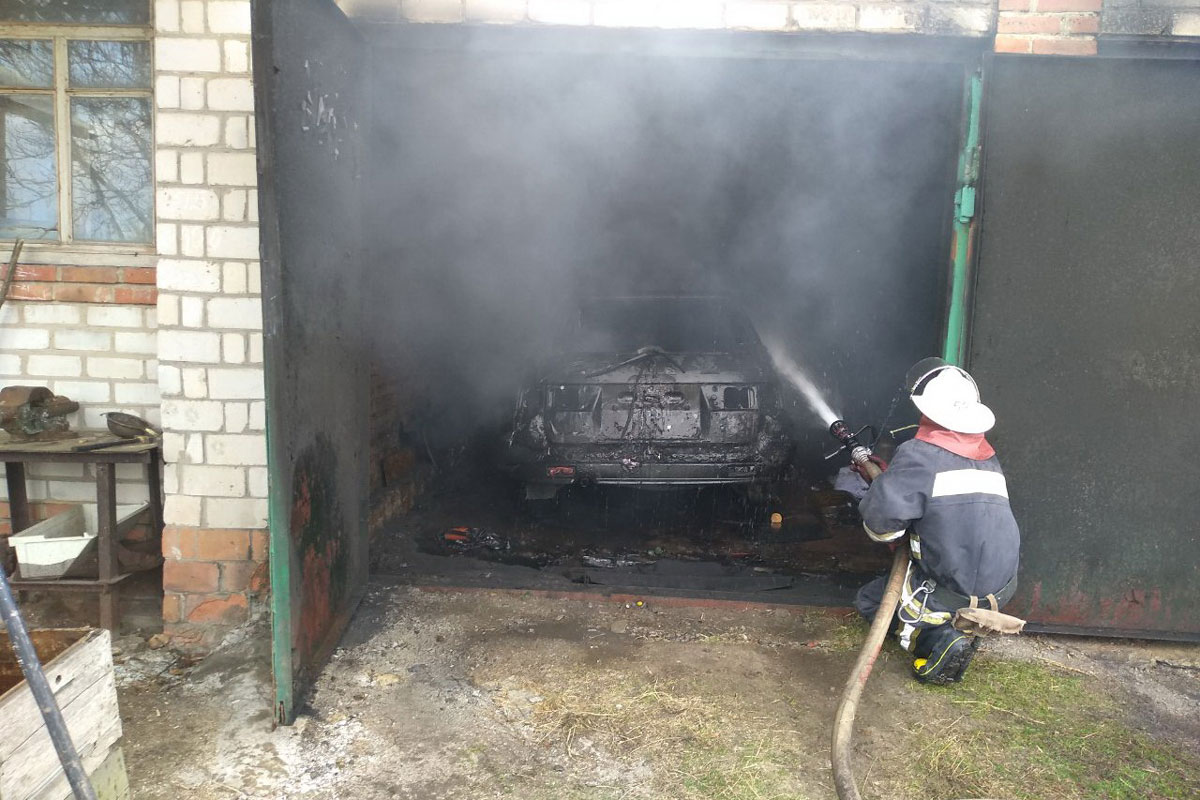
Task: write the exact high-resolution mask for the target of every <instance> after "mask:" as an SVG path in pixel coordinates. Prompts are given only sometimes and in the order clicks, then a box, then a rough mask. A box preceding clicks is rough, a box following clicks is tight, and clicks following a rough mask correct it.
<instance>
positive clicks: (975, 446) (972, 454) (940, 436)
mask: <svg viewBox="0 0 1200 800" xmlns="http://www.w3.org/2000/svg"><path fill="white" fill-rule="evenodd" d="M915 438H917V439H920V440H921V441H922V442H929V443H930V444H932V445H936V446H938V447H940V448H942V449H943V450H949V451H950V452H951V453H954V455H956V456H962V457H963V458H969V459H972V460H973V461H987V460H988V459H989V458H991V457H992V456H994V455H996V451H995V450H994V449H993V448H992V446H991V445H990V444H988V440H987V439H985V438H984V437H983V434H982V433H957V432H955V431H951V430H947V429H946V428H943V427H942V426H941V425H938V424H937V423H936V422H934V421H933V420H931V419H929V418H928V417H925V416H922V417H921V425H920V427H919V428H917V435H916V437H915Z"/></svg>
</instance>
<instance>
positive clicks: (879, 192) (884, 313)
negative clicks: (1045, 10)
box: [363, 29, 968, 605]
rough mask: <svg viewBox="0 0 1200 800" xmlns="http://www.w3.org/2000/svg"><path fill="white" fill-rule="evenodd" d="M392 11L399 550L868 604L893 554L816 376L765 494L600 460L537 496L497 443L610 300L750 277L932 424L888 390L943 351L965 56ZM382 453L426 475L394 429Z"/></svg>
mask: <svg viewBox="0 0 1200 800" xmlns="http://www.w3.org/2000/svg"><path fill="white" fill-rule="evenodd" d="M366 33H367V36H368V37H369V39H370V42H371V49H370V54H371V55H370V58H369V62H368V65H367V73H368V76H369V82H370V84H369V85H370V89H369V95H370V102H371V109H372V116H371V118H370V120H371V121H370V124H369V125H368V126H367V131H368V133H367V148H368V155H367V158H368V161H369V163H371V164H372V165H374V166H373V168H372V170H371V171H370V173H369V174H367V175H364V181H363V188H364V189H365V192H366V200H365V204H364V207H365V209H366V227H365V230H364V234H365V239H366V241H367V242H368V243H369V244H368V247H367V249H368V252H369V255H368V256H367V262H368V263H369V264H370V265H371V267H370V270H369V271H370V276H369V277H370V280H371V281H372V288H371V292H370V297H369V299H368V300H367V302H366V304H365V305H366V310H365V314H366V317H365V319H366V321H367V326H368V329H369V334H370V336H371V341H372V350H371V353H372V368H373V371H374V373H375V380H376V381H377V384H378V389H379V391H378V392H377V393H375V394H373V398H374V399H375V400H376V401H377V404H376V407H375V408H373V409H372V412H371V413H372V417H373V418H377V417H378V418H386V419H390V420H393V424H394V425H396V426H397V429H398V430H397V435H396V438H395V443H396V444H397V445H399V446H400V447H402V448H406V449H407V450H408V451H409V452H410V453H411V459H410V460H409V461H408V462H405V463H411V464H412V467H411V469H413V470H416V471H418V472H420V473H422V480H421V485H422V487H423V491H422V492H421V493H420V495H419V496H418V497H415V498H414V499H413V502H414V508H413V509H412V511H411V512H410V513H407V514H404V515H402V516H398V517H395V518H393V519H391V520H389V521H388V522H387V523H385V524H383V525H382V526H381V527H380V530H379V532H378V535H377V536H376V538H375V539H374V541H373V543H372V550H371V558H372V564H373V567H374V569H375V572H376V573H377V574H380V575H388V576H390V577H394V578H401V579H403V580H407V581H411V582H415V583H418V584H421V583H451V584H459V585H461V584H464V583H465V584H467V585H490V586H508V587H512V588H545V589H570V588H584V587H583V584H587V583H592V584H598V585H601V586H605V587H607V588H608V589H610V590H616V589H621V590H637V591H654V590H668V591H674V592H683V593H702V594H706V595H710V596H726V597H739V598H744V597H746V596H748V595H751V594H754V593H756V592H760V591H769V592H771V596H772V599H775V600H777V601H787V600H791V601H793V602H796V601H804V602H822V601H823V602H837V603H838V604H839V605H844V604H846V603H847V602H848V599H849V597H850V595H849V594H847V592H848V591H851V588H850V587H852V586H855V585H857V584H858V582H860V580H861V578H862V575H863V574H864V573H870V572H872V571H875V570H882V569H885V568H886V565H887V553H886V551H884V552H882V554H881V552H880V551H882V548H878V547H873V546H872V545H871V544H870V543H869V542H868V541H867V540H866V538H865V537H863V536H861V535H860V532H859V530H858V526H857V524H855V520H854V519H853V516H854V512H853V506H852V504H850V503H848V502H847V498H846V496H845V495H843V494H841V493H835V492H832V491H830V480H829V479H830V478H831V477H832V474H833V473H834V472H836V470H837V469H838V468H839V467H841V466H843V464H844V463H845V458H844V457H843V458H842V459H841V461H829V462H826V461H824V459H823V458H822V455H823V453H824V452H825V451H827V450H829V449H830V446H831V445H833V444H834V443H833V440H832V439H830V438H829V436H828V434H827V432H826V429H827V427H828V423H827V422H822V420H821V419H820V418H819V417H818V416H817V415H816V414H815V413H814V412H813V411H812V410H811V409H810V408H809V406H808V405H807V404H806V403H805V401H804V399H803V398H802V396H801V395H800V393H799V392H797V391H796V390H795V388H794V387H790V386H787V385H784V386H783V387H782V388H783V390H784V397H785V402H784V406H785V409H786V411H785V424H786V425H787V427H788V432H789V434H790V438H791V439H792V440H793V441H794V443H795V446H794V450H793V454H792V460H791V464H790V466H789V469H788V472H787V475H786V478H785V479H784V480H782V481H780V482H777V483H776V484H775V485H772V486H768V487H756V488H758V489H760V491H758V492H756V497H755V499H754V500H752V501H751V500H748V499H747V497H746V496H747V492H746V490H745V489H744V488H737V487H707V488H703V489H697V488H696V487H683V488H678V489H675V490H664V491H650V490H648V489H631V488H624V487H611V486H599V487H595V486H593V487H571V488H569V489H568V490H565V491H563V492H560V495H559V497H558V499H557V501H549V502H531V503H522V502H521V501H520V497H521V492H520V488H519V487H518V486H517V485H515V483H514V482H513V481H512V480H510V479H508V478H507V476H505V475H504V474H503V473H501V472H500V471H499V470H498V469H497V467H496V464H495V461H496V458H495V455H494V453H493V451H494V450H495V449H496V447H497V445H498V443H499V442H500V441H501V439H502V438H503V435H504V433H505V429H506V425H508V424H511V422H510V421H511V418H512V415H513V407H514V398H515V397H516V396H517V394H518V392H519V391H520V390H521V388H522V386H523V383H522V382H523V381H528V380H529V376H530V375H531V373H532V374H536V368H537V366H538V365H539V364H540V363H541V362H543V361H544V360H545V359H546V358H547V357H553V356H554V355H556V354H559V355H561V354H570V353H572V352H574V351H572V350H571V346H572V342H571V338H570V336H571V334H570V331H571V330H572V328H571V321H572V319H573V317H575V316H577V315H578V314H579V309H580V305H581V303H586V302H587V299H588V298H594V297H630V296H632V297H637V296H645V295H686V296H692V295H701V296H709V295H713V296H718V297H723V298H731V299H732V300H733V301H734V302H735V303H736V304H737V305H738V306H739V307H741V308H742V309H744V310H745V311H746V312H747V313H748V315H749V317H750V318H751V320H752V321H753V324H754V326H755V327H756V328H757V329H758V332H759V335H760V336H761V337H762V338H764V339H767V340H768V341H779V342H783V343H786V354H787V355H788V356H789V357H790V358H791V359H793V360H795V361H797V362H800V363H802V364H804V365H805V367H806V368H807V370H808V371H810V372H811V373H812V375H813V376H814V380H815V382H817V383H819V384H820V386H821V387H822V391H825V392H827V393H828V395H829V397H830V400H829V402H830V403H831V404H833V405H834V406H836V408H837V409H838V413H840V414H841V415H844V416H847V417H848V418H849V419H850V420H852V422H853V423H854V424H855V425H856V427H857V426H861V425H865V424H872V425H875V426H880V425H883V424H885V417H886V416H887V415H888V413H889V410H891V411H892V415H891V416H892V418H891V419H890V420H888V421H887V422H886V424H887V425H889V426H890V427H893V428H898V427H902V426H903V425H906V424H909V423H911V422H915V420H913V419H909V418H908V417H910V416H911V414H910V412H909V409H907V408H901V409H894V410H893V409H889V406H890V404H891V400H892V396H893V394H894V391H895V387H897V386H898V385H899V383H900V381H901V379H902V375H903V373H904V371H905V369H906V368H907V367H908V366H909V365H910V364H911V363H913V362H915V361H916V360H917V359H919V358H921V357H923V356H924V355H927V354H929V353H934V352H938V353H940V352H941V340H942V337H943V327H944V322H943V319H944V316H945V314H944V308H945V306H946V293H947V282H948V274H949V267H950V255H949V246H950V230H949V224H948V222H949V218H950V215H951V203H952V199H953V196H954V189H955V186H954V180H955V165H956V160H957V154H958V151H959V149H960V146H961V144H960V142H961V135H962V129H963V89H964V84H965V81H966V76H967V75H968V70H967V67H966V65H965V64H964V63H963V62H961V61H958V60H955V59H950V60H938V59H936V58H930V57H929V56H928V55H926V56H925V57H917V56H916V54H913V53H902V52H899V51H897V52H895V53H893V54H891V56H890V57H889V56H888V54H887V53H886V52H885V53H880V52H879V51H878V50H875V51H872V50H871V49H870V48H868V47H863V46H858V47H855V46H845V45H843V46H842V47H840V48H839V49H838V50H830V51H829V52H819V51H818V52H806V50H805V48H804V47H802V46H801V47H795V48H789V49H784V50H779V51H776V52H771V53H764V52H762V51H761V50H756V49H752V48H751V47H749V46H746V45H741V44H739V43H738V42H737V41H735V40H734V39H731V38H727V37H717V38H716V40H714V41H713V42H712V43H711V44H712V46H710V47H705V46H704V45H705V44H706V42H705V39H703V38H692V37H684V40H683V41H679V40H676V38H675V37H670V36H661V37H656V36H635V35H629V34H624V35H621V36H614V37H608V36H594V35H593V36H587V37H578V36H573V35H568V34H562V33H557V32H545V31H502V32H496V35H494V36H493V35H491V32H478V33H475V34H474V35H473V36H472V37H471V38H470V39H469V40H456V39H452V38H449V37H446V38H442V37H439V36H438V35H437V33H436V32H435V33H429V32H425V31H399V32H397V31H393V30H390V29H388V30H384V31H383V32H380V33H376V32H375V31H373V30H370V29H368V30H367V31H366ZM689 39H690V40H689ZM697 45H700V46H699V47H697ZM872 52H873V55H871V57H868V55H869V54H872ZM933 52H936V50H934V51H933ZM952 55H958V54H955V53H952ZM847 307H850V308H854V309H857V313H851V314H847V313H845V312H846V308H847ZM713 324H714V325H716V324H719V323H718V322H717V321H715V320H714V322H713ZM879 330H883V331H887V332H888V335H887V336H886V337H876V336H873V335H872V332H874V331H879ZM642 344H644V345H654V344H656V342H653V341H646V342H643V343H642ZM577 346H578V345H577ZM526 385H527V384H526ZM388 403H391V404H394V407H392V408H389V407H387V405H386V404H388ZM380 405H382V406H383V407H382V408H381V407H380ZM394 461H395V459H393V464H392V465H393V466H394ZM371 468H372V470H373V471H377V472H379V473H380V475H379V482H380V483H383V482H384V481H386V480H388V479H391V478H393V473H394V472H400V470H398V469H396V470H393V469H390V465H389V460H388V457H387V455H386V454H383V453H377V454H376V455H374V456H373V459H372V464H371ZM380 488H382V487H380ZM536 506H543V507H545V508H542V509H540V510H534V508H533V507H536ZM771 513H779V514H781V515H782V516H783V517H784V523H783V524H781V525H777V526H775V527H772V526H771V525H770V523H769V521H768V520H769V516H770V514H771ZM455 528H465V529H467V531H468V533H467V534H466V535H467V536H468V538H467V539H466V540H465V541H464V540H462V539H461V537H460V536H455V535H454V534H453V533H452V534H451V538H450V539H449V540H447V538H446V536H445V534H446V533H447V532H448V531H453V530H454V529H455Z"/></svg>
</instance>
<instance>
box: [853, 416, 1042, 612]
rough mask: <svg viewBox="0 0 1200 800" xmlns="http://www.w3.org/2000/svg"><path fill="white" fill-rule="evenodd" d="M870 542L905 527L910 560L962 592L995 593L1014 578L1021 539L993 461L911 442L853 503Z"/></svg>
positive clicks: (894, 534)
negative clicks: (857, 501) (856, 502)
mask: <svg viewBox="0 0 1200 800" xmlns="http://www.w3.org/2000/svg"><path fill="white" fill-rule="evenodd" d="M859 511H860V513H861V514H862V518H863V524H864V525H865V526H866V528H867V533H869V534H870V535H871V537H872V538H873V539H875V540H876V541H883V542H886V541H891V540H893V539H898V538H900V536H902V535H903V533H904V531H905V530H908V531H909V532H910V533H911V534H912V536H911V545H912V551H913V552H912V555H913V561H914V562H915V564H916V566H918V567H919V568H920V570H921V571H922V572H923V573H924V574H925V575H927V576H929V577H930V578H933V580H935V581H937V583H938V584H939V585H940V586H945V587H946V588H948V589H950V590H952V591H954V592H958V593H959V594H962V595H972V594H973V595H976V596H979V597H983V596H984V595H986V594H988V593H996V592H999V591H1000V590H1001V589H1002V588H1004V586H1005V585H1006V584H1007V583H1008V582H1009V581H1010V580H1012V578H1013V577H1014V576H1016V574H1017V562H1018V559H1019V556H1020V549H1021V534H1020V531H1019V530H1018V529H1017V521H1016V519H1015V518H1014V517H1013V513H1012V509H1011V508H1010V507H1009V505H1008V486H1007V484H1006V483H1005V480H1004V473H1003V471H1001V469H1000V462H999V460H997V459H996V457H995V456H992V457H991V458H989V459H987V460H985V461H976V460H974V459H970V458H966V457H965V456H960V455H955V454H954V453H951V452H950V451H949V450H943V449H942V448H940V447H938V446H937V445H934V444H930V443H929V442H924V441H921V440H919V439H913V440H911V441H908V442H905V443H904V444H902V445H900V447H899V448H897V449H896V455H895V458H893V459H892V462H891V464H890V465H889V466H888V469H887V471H886V472H884V473H883V474H882V475H881V476H879V477H878V478H877V479H876V480H875V482H874V483H873V484H871V488H870V489H869V490H868V491H867V494H866V496H864V497H863V499H862V502H861V503H860V504H859Z"/></svg>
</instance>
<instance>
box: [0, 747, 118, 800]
mask: <svg viewBox="0 0 1200 800" xmlns="http://www.w3.org/2000/svg"><path fill="white" fill-rule="evenodd" d="M100 755H101V754H97V755H96V756H95V759H99V758H100ZM95 759H94V758H93V757H91V756H89V757H88V758H84V759H83V768H84V770H86V771H87V773H88V777H90V778H91V779H92V788H93V789H95V790H96V798H97V800H131V798H132V794H131V793H130V791H129V774H128V773H127V772H126V770H125V753H124V751H123V750H121V746H120V744H119V743H118V744H117V745H115V746H113V747H111V748H110V749H109V751H108V753H107V755H104V757H103V759H102V760H100V761H99V762H98V765H97V766H93V761H94V760H95ZM74 798H75V795H74V793H73V792H72V791H71V786H70V784H69V783H67V776H66V775H64V774H61V773H60V775H59V777H58V779H57V780H55V781H53V782H52V783H51V784H50V785H49V786H47V787H46V788H44V789H42V790H41V791H40V792H39V793H38V794H37V800H74ZM0 800H6V799H5V798H0Z"/></svg>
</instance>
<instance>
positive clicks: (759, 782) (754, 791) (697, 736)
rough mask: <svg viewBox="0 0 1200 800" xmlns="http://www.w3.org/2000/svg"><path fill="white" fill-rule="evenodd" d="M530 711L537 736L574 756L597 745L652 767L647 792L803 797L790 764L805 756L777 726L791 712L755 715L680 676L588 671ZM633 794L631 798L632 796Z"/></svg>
mask: <svg viewBox="0 0 1200 800" xmlns="http://www.w3.org/2000/svg"><path fill="white" fill-rule="evenodd" d="M538 690H539V691H540V692H543V694H544V696H545V700H544V701H543V702H542V703H540V704H539V705H538V707H537V710H536V711H535V715H534V724H535V726H536V728H537V730H538V731H539V732H540V733H541V735H542V737H543V740H544V741H547V742H555V743H558V744H560V745H561V746H563V747H565V749H566V750H567V753H568V754H569V755H573V756H574V755H579V754H581V752H582V751H584V750H585V749H587V748H590V747H592V746H600V747H602V748H603V749H604V751H605V752H606V753H608V754H609V755H610V756H612V757H614V758H617V759H619V760H621V761H624V762H626V763H629V762H635V761H643V762H645V763H647V764H650V765H652V772H653V778H652V779H651V780H652V783H653V787H652V789H651V795H652V796H654V797H659V796H661V797H672V798H678V799H679V800H701V799H703V800H764V799H765V798H781V799H782V798H789V799H790V800H803V798H804V797H805V796H806V795H805V793H804V792H802V791H801V789H800V784H799V783H798V775H797V764H799V763H803V762H804V761H805V760H806V761H808V762H809V763H811V761H812V758H811V757H807V758H806V757H805V756H804V754H803V753H802V752H800V748H799V746H798V745H797V744H796V739H797V737H796V735H795V732H794V731H789V730H782V729H780V725H781V724H782V720H783V718H785V717H786V716H787V715H788V714H789V713H790V709H789V707H788V706H787V704H786V703H783V702H781V703H780V707H779V709H777V710H776V711H775V713H765V714H764V713H756V710H755V709H753V708H750V707H748V705H747V704H746V703H745V702H744V701H742V702H739V698H738V697H737V696H736V694H733V693H729V694H724V693H714V692H713V688H712V686H711V685H709V686H708V687H707V688H706V689H702V688H701V687H700V686H699V685H696V684H692V683H690V682H688V681H686V680H658V679H653V678H650V677H644V678H642V677H639V676H637V675H631V674H629V673H626V672H620V673H607V672H606V673H603V674H593V675H591V676H590V677H589V679H588V680H587V681H586V683H582V684H578V685H576V686H573V687H566V688H565V689H564V690H562V691H553V692H551V691H547V689H546V687H539V689H538ZM631 796H640V795H631Z"/></svg>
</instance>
